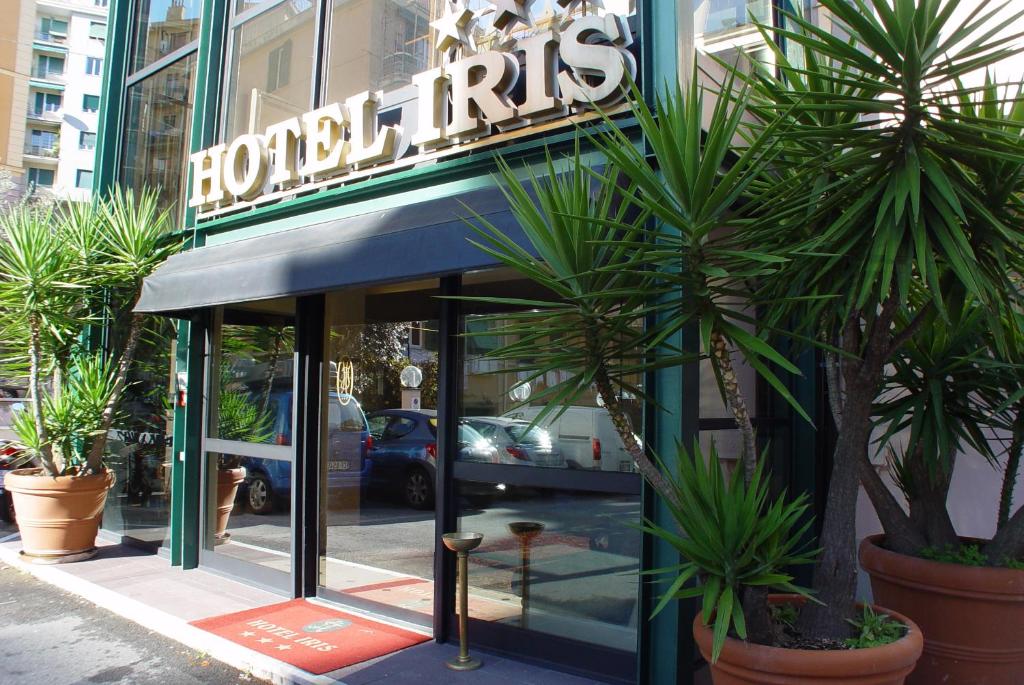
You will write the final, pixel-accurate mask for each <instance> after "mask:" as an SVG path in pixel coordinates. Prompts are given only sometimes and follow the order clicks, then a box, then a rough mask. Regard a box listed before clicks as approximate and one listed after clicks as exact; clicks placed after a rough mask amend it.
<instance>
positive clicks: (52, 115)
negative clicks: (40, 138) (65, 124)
mask: <svg viewBox="0 0 1024 685" xmlns="http://www.w3.org/2000/svg"><path fill="white" fill-rule="evenodd" d="M27 116H28V118H29V119H34V120H36V121H46V122H49V123H52V124H59V123H60V122H61V121H62V120H63V119H64V110H63V109H58V110H49V109H36V108H35V107H29V108H28V113H27Z"/></svg>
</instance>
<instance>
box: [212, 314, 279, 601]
mask: <svg viewBox="0 0 1024 685" xmlns="http://www.w3.org/2000/svg"><path fill="white" fill-rule="evenodd" d="M294 312H295V303H294V301H293V300H280V301H274V302H264V303H258V304H254V305H251V306H246V307H245V308H240V307H239V308H233V309H228V310H219V311H218V312H217V313H216V315H215V321H214V326H213V336H212V342H213V344H212V349H211V354H210V358H209V364H208V368H207V374H206V376H207V379H208V381H207V414H206V426H205V432H204V436H205V437H204V447H203V453H204V455H205V461H204V464H203V471H204V479H203V482H204V492H205V498H204V507H203V514H204V523H205V526H204V528H203V545H202V549H201V552H200V561H201V563H202V564H204V565H206V566H209V567H212V568H215V569H219V570H222V571H224V572H227V573H230V574H231V575H233V576H238V577H242V578H245V579H248V580H249V581H251V582H253V583H255V584H257V585H261V586H263V587H266V588H268V589H273V590H277V591H280V592H286V593H287V592H291V589H292V588H291V573H292V556H291V555H292V538H293V529H292V521H293V516H292V500H293V497H292V483H293V481H294V478H293V476H294V462H295V451H294V448H293V447H292V444H293V443H292V436H293V434H294V416H295V408H294V407H295V372H294V366H295V361H294V350H295V322H294Z"/></svg>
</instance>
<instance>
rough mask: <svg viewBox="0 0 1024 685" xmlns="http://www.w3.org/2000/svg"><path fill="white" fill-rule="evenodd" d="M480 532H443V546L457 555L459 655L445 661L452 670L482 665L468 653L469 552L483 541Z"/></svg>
mask: <svg viewBox="0 0 1024 685" xmlns="http://www.w3.org/2000/svg"><path fill="white" fill-rule="evenodd" d="M483 539H484V536H483V535H482V534H480V533H445V534H444V535H442V536H441V540H442V541H443V542H444V546H445V547H447V548H448V549H450V550H451V551H453V552H455V553H456V554H457V555H458V562H459V563H458V586H459V588H458V589H459V655H458V656H457V657H455V658H454V659H452V660H451V661H449V662H447V663H446V665H447V666H448V668H450V669H452V670H454V671H472V670H475V669H477V668H480V667H481V666H483V663H484V662H483V661H481V660H480V659H474V658H473V657H471V656H470V655H469V635H468V632H467V631H468V629H469V552H470V550H473V549H476V548H477V547H478V546H479V545H480V543H481V542H482V541H483Z"/></svg>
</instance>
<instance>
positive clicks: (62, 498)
mask: <svg viewBox="0 0 1024 685" xmlns="http://www.w3.org/2000/svg"><path fill="white" fill-rule="evenodd" d="M113 485H114V474H113V473H112V472H111V471H104V472H103V473H98V474H95V475H92V476H57V477H56V478H54V477H51V476H45V475H43V470H42V469H38V468H35V469H16V470H14V471H11V472H10V473H8V474H7V477H6V478H5V479H4V487H6V488H7V489H8V490H10V491H11V494H12V495H13V496H14V508H15V509H16V510H17V512H18V530H19V531H20V532H21V544H22V548H23V550H24V553H25V554H26V555H28V556H32V557H37V558H40V559H51V560H54V561H59V560H60V559H61V558H62V557H74V556H78V555H83V554H87V553H90V552H92V551H93V550H94V549H95V547H96V532H97V531H98V530H99V527H100V519H101V518H102V515H103V504H104V503H105V502H106V500H107V491H108V490H109V489H110V488H111V487H112V486H113Z"/></svg>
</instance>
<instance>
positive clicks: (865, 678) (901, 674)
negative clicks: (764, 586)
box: [693, 595, 922, 685]
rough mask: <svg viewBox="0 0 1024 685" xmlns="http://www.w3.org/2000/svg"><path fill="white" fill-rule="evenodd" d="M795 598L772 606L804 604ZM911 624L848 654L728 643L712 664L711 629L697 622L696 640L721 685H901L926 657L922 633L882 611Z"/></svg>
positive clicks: (729, 640)
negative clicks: (897, 635)
mask: <svg viewBox="0 0 1024 685" xmlns="http://www.w3.org/2000/svg"><path fill="white" fill-rule="evenodd" d="M802 601H803V598H802V597H797V596H795V595H773V596H772V598H771V602H772V603H773V604H777V603H789V602H796V603H802ZM874 609H875V611H876V612H879V613H885V614H888V615H889V616H892V617H893V618H895V619H896V620H898V621H901V622H903V623H905V624H906V625H907V634H906V635H905V636H904V637H903V638H901V639H900V640H897V641H896V642H893V643H892V644H888V645H885V646H884V647H869V648H867V649H846V650H821V651H819V650H812V649H785V648H783V647H768V646H766V645H756V644H752V643H749V642H744V641H743V640H737V639H734V638H731V637H729V638H726V640H725V646H724V647H723V648H722V653H721V654H720V655H719V657H718V661H717V662H716V663H711V640H712V635H711V628H710V627H707V626H704V625H703V623H701V616H700V614H697V616H696V617H695V618H694V619H693V636H694V638H695V639H696V640H697V646H698V647H699V648H700V653H701V654H702V655H703V656H704V658H705V659H706V660H707V662H708V664H710V666H711V680H712V682H714V684H715V685H821V684H822V683H828V684H829V685H900V683H903V682H904V680H906V677H907V674H908V673H910V672H911V671H912V670H914V664H916V663H917V660H918V658H920V656H921V646H922V638H921V630H920V629H919V628H918V627H917V626H916V625H914V622H913V621H911V620H909V619H908V618H906V617H905V616H903V615H901V614H898V613H896V612H895V611H889V610H888V609H883V608H881V607H877V606H876V607H874Z"/></svg>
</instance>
